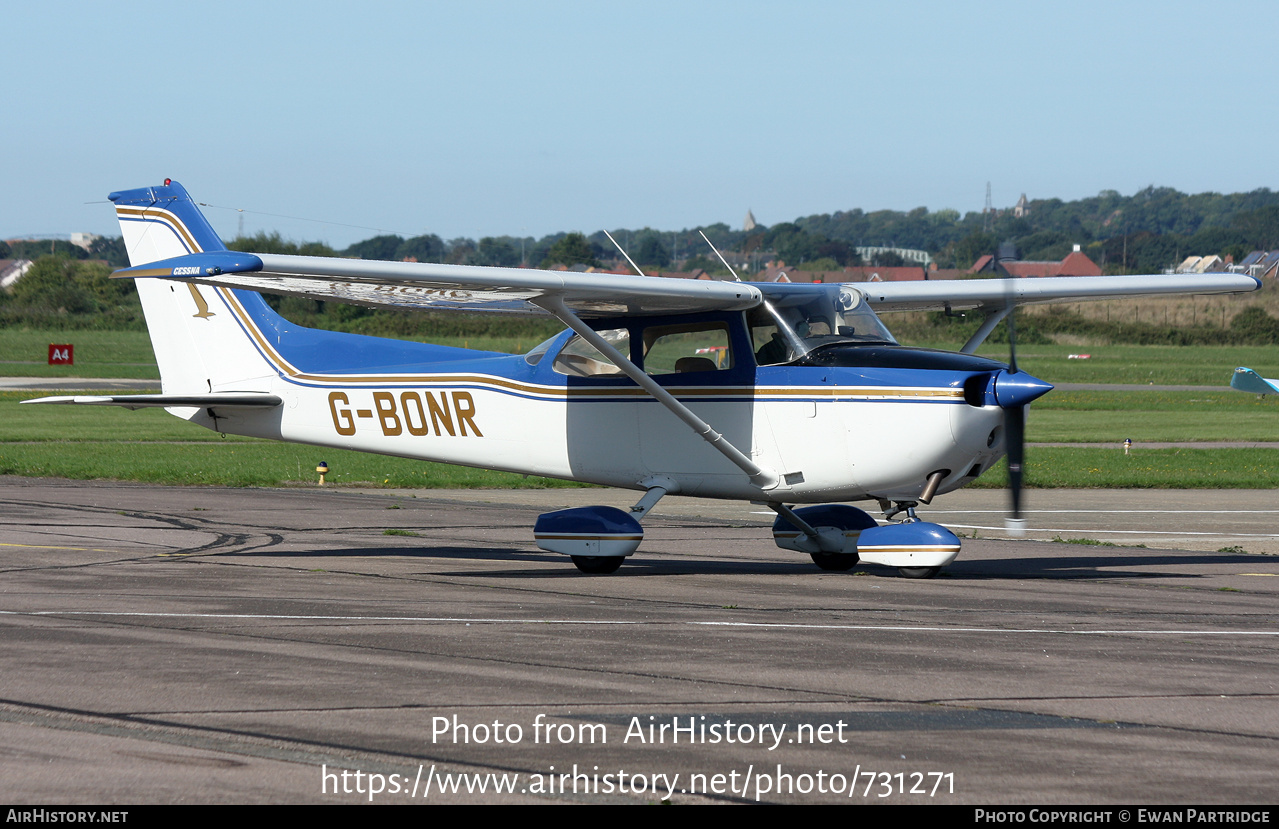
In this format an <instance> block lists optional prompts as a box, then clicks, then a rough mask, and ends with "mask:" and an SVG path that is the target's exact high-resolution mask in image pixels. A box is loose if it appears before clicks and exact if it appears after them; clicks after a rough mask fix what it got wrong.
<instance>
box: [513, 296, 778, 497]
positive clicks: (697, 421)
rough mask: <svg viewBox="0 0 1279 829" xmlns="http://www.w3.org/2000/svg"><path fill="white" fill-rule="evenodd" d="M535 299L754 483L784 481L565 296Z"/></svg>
mask: <svg viewBox="0 0 1279 829" xmlns="http://www.w3.org/2000/svg"><path fill="white" fill-rule="evenodd" d="M531 301H532V302H534V303H536V304H538V305H540V306H541V307H543V308H545V309H546V310H547V311H549V312H550V313H552V314H554V315H555V316H556V317H558V318H559V319H560V321H561V322H563V323H564V324H565V325H567V326H568V327H569V328H572V329H573V330H574V331H575V332H577V333H578V334H579V335H580V336H581V337H582V339H584V340H586V341H587V342H588V343H590V344H591V345H593V346H595V348H596V349H597V350H598V351H599V352H600V353H601V354H603V355H604V356H605V357H607V358H609V359H610V360H612V361H613V364H614V365H616V366H617V367H618V368H620V369H621V370H622V372H623V373H624V374H625V375H626V376H627V377H629V378H631V379H632V380H634V381H635V382H636V383H637V384H638V385H639V387H640V388H642V389H643V390H644V391H646V392H648V393H649V394H650V395H652V396H653V398H654V399H655V400H657V402H658V403H661V404H662V405H663V406H665V407H666V408H667V409H669V410H670V412H671V414H673V415H675V416H676V417H678V418H679V419H680V420H682V421H684V422H685V423H686V424H688V427H689V428H690V429H692V430H693V431H694V432H696V433H697V434H698V435H700V436H701V438H702V439H703V440H705V441H706V442H707V443H709V444H710V445H711V446H713V447H714V448H715V449H716V450H717V451H718V452H719V453H720V454H721V455H723V456H724V457H726V458H728V459H729V460H730V461H732V462H733V464H734V465H735V466H736V467H737V468H738V469H740V470H742V471H743V472H745V473H746V474H747V475H748V476H750V480H751V483H752V484H754V485H755V486H757V487H759V488H760V489H764V490H768V489H773V488H774V487H776V486H777V484H778V483H779V482H780V478H779V477H778V475H777V472H776V471H774V470H772V469H769V468H768V467H766V466H760V465H759V464H757V463H755V462H754V461H753V460H751V459H750V458H749V457H747V456H746V455H745V454H743V453H742V451H741V450H740V449H738V448H737V447H736V446H734V445H733V444H731V443H729V442H728V441H727V440H725V439H724V436H723V435H721V434H720V433H719V432H716V431H715V430H714V429H712V428H711V426H710V424H709V423H707V422H706V421H704V420H702V419H701V418H700V417H698V416H697V415H695V414H693V412H692V411H691V410H690V409H689V408H688V407H687V406H685V405H684V404H683V403H681V402H679V401H678V400H676V399H675V396H674V395H673V394H671V393H670V392H668V391H667V390H666V389H664V388H662V387H661V386H660V385H658V383H657V381H656V380H654V379H653V378H652V377H649V376H648V375H647V374H645V373H644V372H643V371H642V370H641V369H640V367H639V366H637V365H635V364H634V363H632V362H631V361H630V359H629V358H627V357H626V356H625V355H624V354H622V353H621V352H620V351H618V350H617V349H616V348H614V347H613V346H612V345H611V344H610V343H609V342H608V340H606V339H604V338H603V337H601V336H600V335H599V334H597V333H596V332H595V330H594V329H593V328H591V327H590V326H589V325H587V324H586V323H584V322H582V321H581V320H580V319H578V317H577V315H576V314H574V313H573V312H572V311H571V310H569V308H568V306H567V305H565V304H564V300H563V299H562V298H560V297H559V296H555V295H550V296H542V297H538V298H537V299H534V300H531Z"/></svg>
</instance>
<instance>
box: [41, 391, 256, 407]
mask: <svg viewBox="0 0 1279 829" xmlns="http://www.w3.org/2000/svg"><path fill="white" fill-rule="evenodd" d="M22 402H23V403H60V404H63V405H79V406H123V407H124V408H126V409H134V410H136V409H153V408H165V409H167V408H170V407H184V406H191V407H195V408H215V407H216V408H219V409H269V408H272V407H274V406H278V405H280V398H279V397H277V396H276V395H274V394H266V393H264V392H225V393H220V394H113V395H97V394H92V395H88V394H86V395H71V396H69V397H38V398H36V399H35V400H23V401H22Z"/></svg>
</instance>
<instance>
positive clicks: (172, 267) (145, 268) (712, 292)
mask: <svg viewBox="0 0 1279 829" xmlns="http://www.w3.org/2000/svg"><path fill="white" fill-rule="evenodd" d="M115 276H116V277H120V278H146V277H159V278H165V279H180V280H183V281H188V282H198V283H204V284H211V285H219V286H222V287H227V288H247V289H250V290H254V291H266V292H268V293H276V294H288V295H291V296H300V297H306V298H308V299H318V300H333V301H337V302H349V303H352V304H356V305H367V306H371V307H393V308H418V309H450V310H464V311H495V312H500V313H508V314H545V313H547V312H546V310H545V303H546V301H547V300H549V299H552V298H558V299H560V300H562V301H563V303H564V305H565V306H567V307H568V308H569V309H570V310H572V311H573V312H574V313H576V314H577V315H578V316H580V317H586V318H591V317H609V316H625V315H639V314H680V313H697V312H703V311H737V310H746V309H749V308H754V307H756V306H757V305H759V304H760V303H761V302H763V300H764V298H765V293H766V292H767V288H766V287H765V289H764V290H761V289H760V287H757V286H755V285H753V284H751V283H746V282H719V281H707V280H691V279H663V278H655V277H650V276H631V275H628V274H601V273H575V272H571V271H544V270H534V269H528V268H491V267H475V266H469V265H440V264H433V263H426V262H379V261H369V260H363V259H339V258H334V257H319V256H287V255H280V254H267V253H257V254H253V253H238V252H235V251H211V252H206V253H194V254H190V255H187V256H180V257H176V258H173V259H166V260H163V261H160V262H152V263H150V264H147V265H142V266H138V267H134V268H126V269H124V270H120V271H117V272H116V273H115ZM855 286H856V287H857V288H858V289H859V290H860V291H862V292H863V293H864V294H865V295H866V299H867V301H868V302H869V303H870V304H871V306H872V307H874V308H875V309H876V310H877V311H923V310H940V309H943V308H950V309H952V310H962V309H967V308H987V309H995V308H1007V307H1009V306H1013V305H1025V304H1034V303H1048V302H1080V301H1084V300H1094V299H1113V298H1116V297H1126V296H1157V295H1161V294H1214V293H1237V292H1244V291H1255V290H1257V288H1259V287H1261V283H1260V282H1259V281H1258V280H1257V279H1255V278H1254V277H1251V276H1246V275H1244V274H1233V273H1210V274H1147V275H1138V276H1055V277H1027V278H1019V279H961V280H956V279H947V280H932V281H928V280H925V281H922V282H864V283H856V285H855Z"/></svg>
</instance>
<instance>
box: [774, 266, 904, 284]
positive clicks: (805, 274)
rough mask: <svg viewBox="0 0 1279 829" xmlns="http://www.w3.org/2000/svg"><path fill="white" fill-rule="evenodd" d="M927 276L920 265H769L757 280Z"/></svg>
mask: <svg viewBox="0 0 1279 829" xmlns="http://www.w3.org/2000/svg"><path fill="white" fill-rule="evenodd" d="M925 278H926V276H925V272H924V269H923V268H922V267H920V266H918V265H907V266H902V267H895V268H877V267H872V266H869V265H863V266H859V267H847V268H843V269H842V270H838V271H801V270H800V269H799V268H793V267H790V266H788V265H781V266H775V267H768V268H765V269H764V270H763V271H761V272H760V273H759V274H757V275H756V277H755V281H756V282H834V283H839V282H916V281H923V280H924V279H925Z"/></svg>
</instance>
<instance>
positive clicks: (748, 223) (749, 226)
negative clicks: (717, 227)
mask: <svg viewBox="0 0 1279 829" xmlns="http://www.w3.org/2000/svg"><path fill="white" fill-rule="evenodd" d="M757 227H759V224H758V223H757V222H756V221H755V214H754V213H752V212H750V210H747V211H746V220H745V221H744V222H742V230H745V231H747V232H750V231H752V230H754V229H755V228H757Z"/></svg>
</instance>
